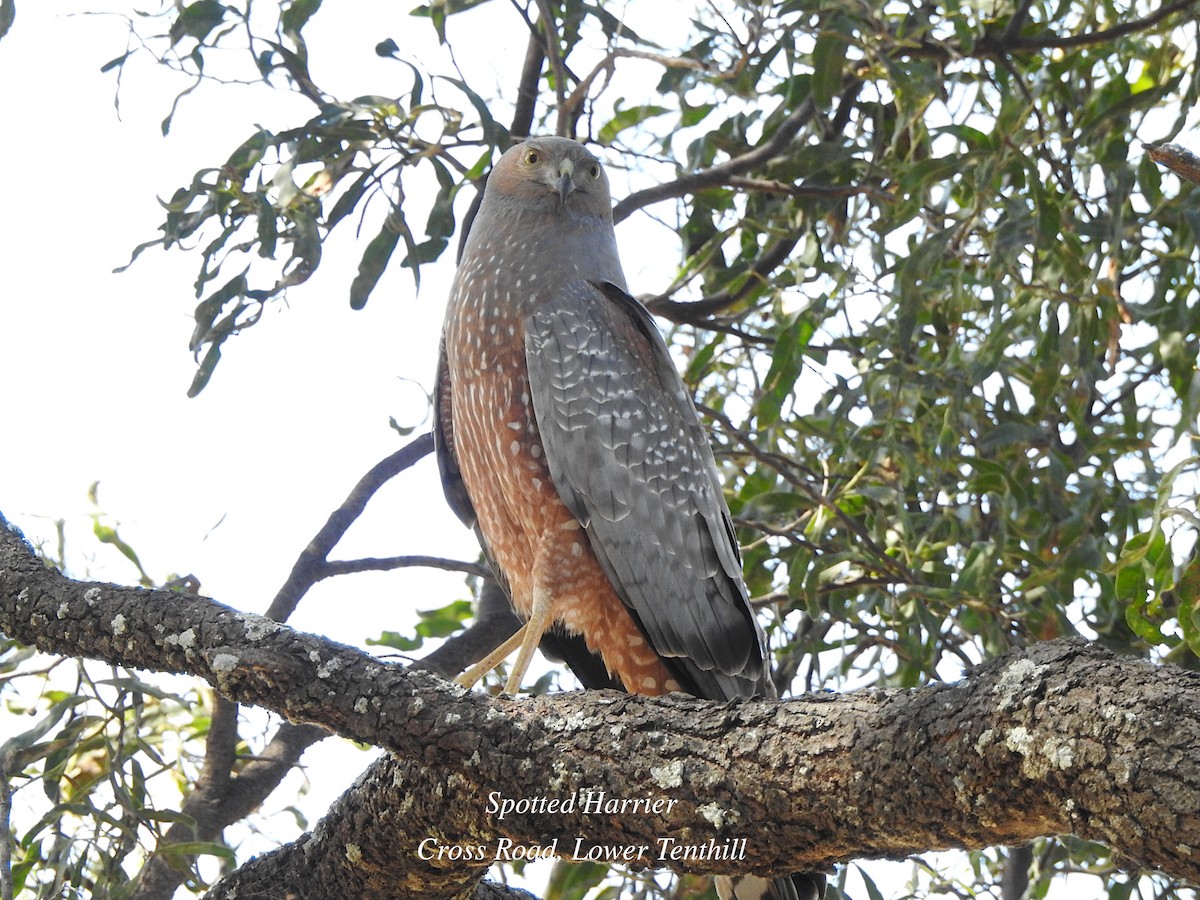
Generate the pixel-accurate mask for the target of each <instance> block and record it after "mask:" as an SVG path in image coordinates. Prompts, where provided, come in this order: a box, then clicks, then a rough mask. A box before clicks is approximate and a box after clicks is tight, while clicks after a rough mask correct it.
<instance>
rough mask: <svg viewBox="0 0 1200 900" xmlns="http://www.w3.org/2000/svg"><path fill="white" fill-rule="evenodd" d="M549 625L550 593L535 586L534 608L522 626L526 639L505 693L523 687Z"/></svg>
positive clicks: (513, 691)
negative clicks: (530, 665) (523, 680)
mask: <svg viewBox="0 0 1200 900" xmlns="http://www.w3.org/2000/svg"><path fill="white" fill-rule="evenodd" d="M549 625H550V594H549V592H547V591H541V590H538V589H536V588H535V589H534V591H533V609H532V610H531V611H530V614H529V621H528V622H526V623H525V625H524V626H523V627H522V628H521V631H524V632H525V635H524V639H523V640H522V641H521V652H520V653H518V654H517V661H516V662H515V663H513V667H512V671H511V672H509V673H508V682H507V683H506V684H505V685H504V693H506V694H514V695H515V694H516V693H517V691H519V690H520V689H521V679H522V678H524V677H525V673H526V672H527V671H529V664H530V662H532V661H533V651H534V650H536V649H537V646H538V644H540V643H541V642H542V635H543V634H544V633H545V631H546V629H547V628H548V627H549ZM518 634H520V632H518ZM514 637H516V635H514Z"/></svg>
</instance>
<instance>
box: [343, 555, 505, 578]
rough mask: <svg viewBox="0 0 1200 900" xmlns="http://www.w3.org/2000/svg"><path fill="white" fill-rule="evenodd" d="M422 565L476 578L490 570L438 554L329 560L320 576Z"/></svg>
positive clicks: (486, 574)
mask: <svg viewBox="0 0 1200 900" xmlns="http://www.w3.org/2000/svg"><path fill="white" fill-rule="evenodd" d="M415 567H423V568H427V569H441V570H443V571H445V572H463V573H465V574H467V575H474V576H475V577H477V578H488V577H490V576H491V574H492V571H491V569H489V568H488V567H487V566H484V565H481V564H479V563H473V562H464V561H463V560H458V559H443V558H442V557H440V556H389V557H383V558H374V557H364V558H362V559H342V560H330V561H329V562H327V563H325V565H323V566H322V567H321V574H320V577H321V578H332V577H334V576H336V575H352V574H354V573H357V572H390V571H392V570H393V569H407V568H415Z"/></svg>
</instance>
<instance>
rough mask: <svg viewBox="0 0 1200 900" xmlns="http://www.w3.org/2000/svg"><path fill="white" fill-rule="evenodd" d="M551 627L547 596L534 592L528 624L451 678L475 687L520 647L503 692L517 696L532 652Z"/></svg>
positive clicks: (544, 593)
mask: <svg viewBox="0 0 1200 900" xmlns="http://www.w3.org/2000/svg"><path fill="white" fill-rule="evenodd" d="M549 624H550V595H549V594H548V593H546V592H544V591H534V594H533V610H532V611H531V613H530V616H529V621H528V622H526V623H525V624H524V625H522V626H521V627H520V628H518V629H517V631H516V633H515V634H514V635H513V636H512V637H510V638H509V639H508V640H507V641H505V642H504V643H503V644H501V645H500V646H499V647H497V648H496V649H495V650H493V651H492V652H491V653H489V654H488V655H487V656H486V657H484V658H483V659H481V660H480V661H479V662H477V663H475V665H473V666H471V668H469V669H467V670H466V671H465V672H463V673H462V674H461V675H459V676H458V677H457V678H455V679H454V681H455V682H456V683H457V684H461V685H462V686H463V687H465V688H471V687H474V686H475V684H476V683H477V682H478V681H479V679H481V678H483V676H484V675H486V674H487V673H488V672H490V671H492V669H494V668H496V666H498V665H500V663H502V662H504V660H506V659H508V657H509V656H510V655H511V654H512V652H513V651H514V650H516V649H517V648H520V652H519V653H518V654H517V661H516V662H515V663H513V667H512V671H511V672H510V673H509V675H508V681H507V683H506V684H505V685H504V693H506V694H514V695H515V694H516V693H517V692H518V691H519V690H520V689H521V679H522V678H524V677H525V673H526V672H527V671H529V663H530V662H531V661H532V660H533V651H534V650H536V649H537V646H538V644H540V643H541V642H542V634H543V632H545V630H546V628H547V627H549Z"/></svg>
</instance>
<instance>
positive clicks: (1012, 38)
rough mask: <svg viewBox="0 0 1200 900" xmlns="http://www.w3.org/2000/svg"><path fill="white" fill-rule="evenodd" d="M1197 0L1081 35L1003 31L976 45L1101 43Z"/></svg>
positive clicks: (1183, 0)
mask: <svg viewBox="0 0 1200 900" xmlns="http://www.w3.org/2000/svg"><path fill="white" fill-rule="evenodd" d="M1196 2H1197V0H1176V2H1175V3H1170V4H1168V5H1166V6H1163V7H1161V8H1159V9H1156V10H1155V11H1154V12H1152V13H1150V14H1149V15H1148V16H1143V17H1142V18H1140V19H1134V20H1132V21H1130V22H1122V23H1121V24H1120V25H1114V26H1113V27H1112V28H1106V29H1104V30H1103V31H1087V32H1084V33H1082V34H1070V35H1064V36H1048V37H1028V38H1023V37H1017V36H1016V35H1010V34H1009V33H1008V31H1007V30H1006V31H1005V33H1004V34H1003V35H1001V36H1000V37H998V38H988V37H985V38H984V39H983V40H981V41H979V43H978V44H977V45H976V46H977V47H979V49H980V50H984V51H987V52H992V53H994V52H997V51H999V52H1011V51H1014V50H1070V49H1072V48H1076V47H1087V46H1090V45H1092V44H1103V43H1105V42H1106V41H1113V40H1116V39H1117V38H1121V37H1125V36H1126V35H1128V34H1134V33H1136V32H1139V31H1143V30H1145V29H1147V28H1150V27H1153V26H1154V25H1157V24H1158V23H1159V22H1161V21H1162V20H1163V19H1166V18H1168V17H1170V16H1173V15H1174V14H1175V13H1177V12H1182V11H1183V10H1185V9H1188V8H1189V7H1192V6H1195V5H1196Z"/></svg>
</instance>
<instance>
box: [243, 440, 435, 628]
mask: <svg viewBox="0 0 1200 900" xmlns="http://www.w3.org/2000/svg"><path fill="white" fill-rule="evenodd" d="M432 452H433V434H432V433H426V434H423V435H421V436H420V437H418V438H416V439H415V440H413V441H411V442H410V443H408V444H406V445H405V446H404V447H401V448H400V449H399V450H397V451H396V452H395V453H393V454H392V455H391V456H389V457H387V458H386V459H383V460H381V461H380V462H378V463H377V464H376V465H375V466H373V467H372V468H371V470H370V471H369V472H367V474H366V475H364V476H363V477H362V478H361V479H360V480H359V482H358V484H356V485H355V486H354V489H353V490H352V491H351V492H350V494H349V496H347V497H346V499H345V500H344V501H343V503H342V505H341V506H339V507H338V508H337V509H335V510H334V511H333V513H332V514H330V516H329V519H328V520H327V521H326V522H325V525H324V526H323V527H322V528H321V530H320V531H318V532H317V535H316V537H314V538H313V539H312V541H311V542H310V543H309V545H308V546H307V547H305V548H304V551H303V552H302V553H301V554H300V556H299V558H298V559H297V560H296V562H295V564H294V565H293V566H292V571H291V573H290V574H289V575H288V578H287V581H285V582H284V584H283V587H281V588H280V589H279V592H278V593H277V594H276V595H275V599H274V600H272V601H271V605H270V606H269V607H268V608H267V612H266V616H267V618H268V619H274V620H275V621H276V622H284V621H287V619H288V617H289V616H290V615H291V614H292V612H293V611H294V610H295V609H296V604H298V603H299V602H300V599H301V598H302V597H303V596H304V595H305V594H306V593H307V592H308V589H309V588H310V587H312V586H313V585H314V584H316V583H317V582H318V581H320V580H321V579H322V578H324V577H326V576H325V575H324V574H323V570H324V567H325V566H326V565H327V562H326V560H327V559H328V558H329V554H330V552H331V551H332V550H333V548H334V547H335V546H337V543H338V541H340V540H341V539H342V536H343V535H344V534H345V533H346V530H347V529H348V528H349V527H350V526H351V525H352V524H354V522H355V521H356V520H357V519H358V517H359V516H360V515H362V511H363V509H364V508H365V507H366V505H367V503H368V502H369V501H370V499H371V498H372V497H374V496H375V494H376V492H377V491H378V490H379V489H380V488H381V487H383V485H384V484H386V483H387V482H388V481H389V480H390V479H392V478H393V477H395V476H396V475H398V474H399V473H401V472H403V471H404V470H405V469H407V468H409V467H411V466H412V465H414V464H415V463H416V462H417V461H418V460H420V459H422V458H423V457H425V456H428V455H429V454H430V453H432Z"/></svg>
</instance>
